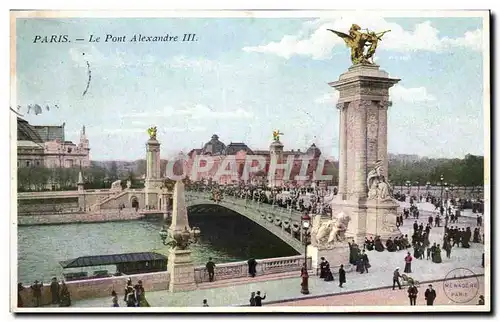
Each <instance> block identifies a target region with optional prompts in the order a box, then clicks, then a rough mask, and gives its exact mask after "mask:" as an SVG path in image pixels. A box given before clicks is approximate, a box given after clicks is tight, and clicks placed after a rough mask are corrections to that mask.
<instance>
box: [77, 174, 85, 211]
mask: <svg viewBox="0 0 500 322" xmlns="http://www.w3.org/2000/svg"><path fill="white" fill-rule="evenodd" d="M76 185H77V187H78V208H80V211H83V212H85V207H86V204H85V187H84V185H85V183H84V182H83V175H82V172H81V171H80V172H79V173H78V183H77V184H76Z"/></svg>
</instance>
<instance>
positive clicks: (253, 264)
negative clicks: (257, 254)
mask: <svg viewBox="0 0 500 322" xmlns="http://www.w3.org/2000/svg"><path fill="white" fill-rule="evenodd" d="M247 264H248V275H250V276H252V277H255V275H256V274H257V261H256V260H255V259H253V258H251V259H249V260H248V262H247Z"/></svg>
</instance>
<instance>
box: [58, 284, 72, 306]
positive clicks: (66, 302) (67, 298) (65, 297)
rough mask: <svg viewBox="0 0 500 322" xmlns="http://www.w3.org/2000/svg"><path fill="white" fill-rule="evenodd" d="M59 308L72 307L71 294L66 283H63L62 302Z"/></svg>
mask: <svg viewBox="0 0 500 322" xmlns="http://www.w3.org/2000/svg"><path fill="white" fill-rule="evenodd" d="M59 306H62V307H68V306H71V294H70V293H69V290H68V286H67V285H66V283H64V281H62V282H61V300H60V303H59Z"/></svg>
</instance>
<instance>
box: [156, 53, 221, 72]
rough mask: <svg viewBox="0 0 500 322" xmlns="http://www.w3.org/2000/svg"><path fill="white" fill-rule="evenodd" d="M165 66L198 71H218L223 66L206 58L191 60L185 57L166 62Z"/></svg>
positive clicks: (176, 57)
mask: <svg viewBox="0 0 500 322" xmlns="http://www.w3.org/2000/svg"><path fill="white" fill-rule="evenodd" d="M165 66H167V67H170V68H185V69H193V70H196V71H200V72H201V71H207V72H210V71H216V70H219V69H220V67H221V64H220V63H218V62H216V61H213V60H210V59H206V58H190V57H185V56H175V57H173V58H172V59H171V60H167V61H165Z"/></svg>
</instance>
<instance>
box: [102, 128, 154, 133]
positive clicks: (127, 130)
mask: <svg viewBox="0 0 500 322" xmlns="http://www.w3.org/2000/svg"><path fill="white" fill-rule="evenodd" d="M99 132H100V133H104V134H117V133H141V132H144V133H147V131H146V129H138V128H118V129H104V130H102V131H99ZM99 132H98V133H99Z"/></svg>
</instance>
